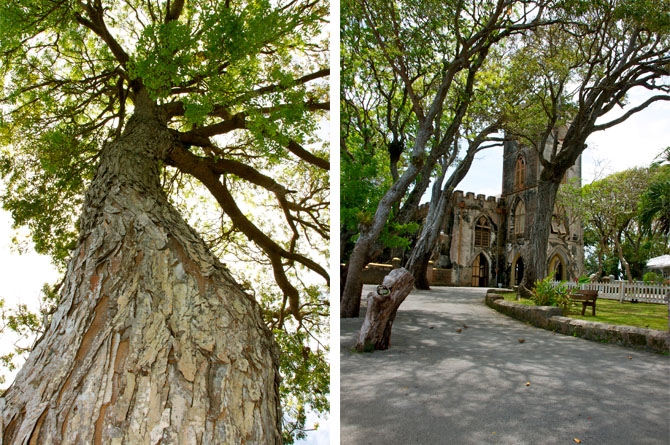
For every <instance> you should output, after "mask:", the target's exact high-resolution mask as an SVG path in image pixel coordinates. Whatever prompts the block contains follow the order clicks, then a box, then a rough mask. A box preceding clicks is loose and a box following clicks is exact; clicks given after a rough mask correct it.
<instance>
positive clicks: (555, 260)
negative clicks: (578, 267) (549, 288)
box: [549, 255, 566, 281]
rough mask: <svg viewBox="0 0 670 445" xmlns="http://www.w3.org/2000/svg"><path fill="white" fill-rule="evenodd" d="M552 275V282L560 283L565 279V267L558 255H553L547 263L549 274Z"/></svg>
mask: <svg viewBox="0 0 670 445" xmlns="http://www.w3.org/2000/svg"><path fill="white" fill-rule="evenodd" d="M551 272H553V273H554V280H556V281H562V280H565V279H566V276H565V266H564V265H563V261H562V260H561V257H560V256H559V255H554V256H553V257H552V258H551V261H549V273H551Z"/></svg>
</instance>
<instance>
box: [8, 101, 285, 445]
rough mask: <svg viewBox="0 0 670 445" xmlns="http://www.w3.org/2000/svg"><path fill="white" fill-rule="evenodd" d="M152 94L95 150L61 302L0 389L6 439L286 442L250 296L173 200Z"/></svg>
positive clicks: (271, 355)
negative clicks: (164, 175)
mask: <svg viewBox="0 0 670 445" xmlns="http://www.w3.org/2000/svg"><path fill="white" fill-rule="evenodd" d="M152 105H153V104H152V103H150V101H149V99H148V97H147V98H145V100H144V101H141V98H140V100H139V101H138V102H137V103H136V108H135V115H134V116H133V117H132V118H131V120H130V121H129V123H128V125H127V128H126V130H125V132H124V134H123V136H121V138H120V139H118V140H117V141H115V142H113V143H111V144H109V145H108V146H106V147H105V148H104V149H103V152H102V154H101V159H100V165H99V167H98V172H97V174H96V177H95V179H94V180H93V182H92V184H91V187H90V189H89V191H88V193H87V198H86V203H85V207H84V211H83V216H82V219H81V223H80V226H81V227H80V229H81V236H80V240H79V245H78V247H77V249H76V250H75V251H74V253H73V258H72V260H71V262H70V264H69V266H68V270H67V274H66V279H65V282H64V285H63V290H62V295H61V304H60V306H59V308H58V310H57V312H56V313H55V314H54V316H53V319H52V321H51V324H50V326H49V327H48V329H47V332H46V334H45V335H44V337H43V338H42V339H41V341H40V342H39V344H38V345H37V347H36V348H35V350H34V351H33V352H32V354H31V355H30V357H29V358H28V360H27V362H26V364H25V365H24V367H23V368H22V369H21V371H20V373H19V374H18V376H17V378H16V381H15V382H14V384H13V385H12V386H11V387H10V388H9V389H8V390H7V391H6V392H5V394H4V395H3V396H2V398H1V399H0V410H1V412H2V416H1V417H0V431H2V437H1V439H2V443H5V444H19V443H41V444H58V443H78V444H113V443H133V444H135V443H137V444H140V443H141V444H150V443H151V444H155V443H183V444H186V443H188V444H205V443H206V444H210V443H263V444H266V443H280V442H281V429H280V423H281V413H280V409H279V394H278V382H279V375H278V371H277V367H278V351H277V348H276V346H275V344H274V342H273V339H272V336H271V333H270V332H269V330H268V329H267V327H266V326H265V324H264V322H263V318H262V316H261V311H260V309H259V306H258V304H257V303H256V302H255V301H254V300H253V299H252V298H251V297H250V296H248V295H246V294H245V293H244V292H243V291H242V290H241V289H240V288H239V287H238V286H237V284H236V283H235V282H234V280H233V278H232V277H231V276H230V274H229V273H228V272H227V271H226V269H225V268H224V266H223V265H222V264H221V263H220V262H219V261H218V260H217V259H216V258H215V257H214V256H213V255H212V254H211V253H210V252H209V251H208V250H207V248H206V246H205V244H204V242H203V241H202V240H201V239H200V237H199V236H198V235H197V234H196V233H195V232H194V231H192V230H191V229H190V228H189V227H188V225H187V224H186V223H185V222H184V220H183V219H182V218H181V216H180V215H179V214H178V213H177V212H176V210H174V209H173V208H172V207H171V206H170V205H169V204H168V202H167V199H166V197H165V195H164V194H163V192H162V190H161V187H160V181H159V177H160V176H159V161H160V160H161V159H163V158H164V156H165V153H166V150H169V149H170V147H171V146H172V144H173V140H172V138H171V135H170V132H169V130H168V129H167V127H166V126H165V124H164V122H162V121H161V119H159V118H158V116H157V115H156V114H155V107H153V106H152Z"/></svg>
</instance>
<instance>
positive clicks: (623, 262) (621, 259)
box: [614, 232, 633, 283]
mask: <svg viewBox="0 0 670 445" xmlns="http://www.w3.org/2000/svg"><path fill="white" fill-rule="evenodd" d="M620 238H621V232H618V233H617V234H616V235H615V236H614V247H615V248H616V253H617V255H618V256H619V262H620V263H621V265H622V266H623V269H624V271H625V272H626V279H627V280H628V282H629V283H632V282H633V274H632V273H631V271H630V264H629V263H628V261H626V258H625V257H624V256H623V248H622V247H621V242H620V241H619V239H620Z"/></svg>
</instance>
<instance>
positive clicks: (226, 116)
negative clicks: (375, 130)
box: [0, 0, 329, 422]
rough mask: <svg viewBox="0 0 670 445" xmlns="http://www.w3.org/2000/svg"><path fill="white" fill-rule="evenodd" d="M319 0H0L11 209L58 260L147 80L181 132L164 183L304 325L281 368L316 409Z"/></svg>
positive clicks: (321, 102) (282, 316)
mask: <svg viewBox="0 0 670 445" xmlns="http://www.w3.org/2000/svg"><path fill="white" fill-rule="evenodd" d="M328 8H329V5H328V3H327V2H324V1H286V2H284V1H278V2H275V1H272V2H271V1H266V0H248V1H247V0H241V1H225V2H209V1H190V2H185V1H183V0H175V1H170V0H167V1H153V0H125V1H121V2H114V1H106V0H86V1H74V0H32V1H14V0H10V1H6V2H3V3H2V5H0V149H1V151H0V174H1V175H2V177H3V178H4V181H5V182H6V192H5V193H4V195H3V196H2V197H1V200H2V204H3V207H4V208H6V209H7V210H9V211H10V212H11V213H12V216H13V218H14V221H15V224H16V225H17V226H28V227H29V229H30V233H31V236H32V240H33V241H34V243H35V247H36V250H37V251H38V252H41V253H46V254H49V255H51V256H52V257H53V258H54V260H55V261H56V263H57V264H59V265H61V267H62V266H63V265H64V264H65V263H66V261H67V260H68V258H69V255H70V252H71V250H72V248H73V247H74V245H75V243H76V241H77V231H78V227H77V223H78V222H77V218H78V215H79V212H80V209H81V207H82V205H83V199H84V198H83V196H84V191H85V189H86V187H87V186H88V184H89V183H90V181H91V179H92V177H93V174H94V169H95V166H96V165H97V162H98V161H99V157H100V153H101V150H102V148H103V147H104V145H105V144H107V143H109V142H110V141H112V140H114V139H116V138H118V137H119V135H121V133H122V131H123V129H124V128H125V125H126V124H127V122H128V119H129V117H130V116H131V115H132V113H133V110H135V109H136V108H137V107H138V106H139V104H140V102H141V101H142V100H144V99H143V98H144V97H145V95H148V97H149V98H150V100H151V101H153V102H155V103H156V104H157V106H158V109H159V112H160V113H161V115H162V116H163V118H164V119H165V121H166V122H167V125H168V127H169V129H170V132H171V134H172V137H173V138H174V140H175V141H176V142H177V144H175V145H174V146H173V148H172V149H171V151H170V152H169V153H167V154H166V156H165V159H164V163H163V187H164V189H165V191H166V192H167V193H168V194H169V197H170V199H171V200H172V202H173V203H174V204H175V205H176V206H177V208H179V209H180V210H181V211H182V214H183V215H184V217H185V218H186V219H187V220H188V221H189V222H190V224H191V225H193V226H194V227H195V228H196V229H198V231H199V232H200V234H201V236H202V237H203V238H204V239H205V241H206V242H207V243H208V244H209V246H210V247H211V248H212V249H213V250H214V251H215V252H217V253H218V254H219V255H220V257H221V258H223V260H224V261H225V262H226V263H227V264H228V266H229V268H230V269H231V270H232V271H233V273H234V274H235V275H236V277H237V279H238V281H240V282H241V283H242V284H243V285H244V286H245V287H246V290H247V291H249V292H252V293H254V294H255V297H256V299H257V300H259V302H261V303H262V305H263V307H264V310H265V317H266V322H267V324H268V325H269V326H270V327H271V328H272V329H275V330H277V332H278V333H279V332H281V331H286V332H292V333H293V334H295V335H299V336H298V337H295V338H293V339H291V340H288V339H285V340H282V341H280V343H281V344H282V345H283V346H284V347H285V351H286V353H287V354H288V356H289V357H292V358H293V359H295V360H297V361H301V362H303V363H304V365H303V366H297V365H296V364H295V363H294V364H293V365H292V366H291V367H289V368H287V369H286V375H287V377H288V378H287V380H286V381H285V383H284V384H285V385H286V388H287V390H286V393H292V394H293V395H296V394H297V395H299V399H300V400H302V401H304V400H306V399H307V400H308V401H309V402H310V403H311V404H312V405H313V406H314V407H315V408H317V409H320V410H323V409H325V407H326V406H327V404H326V402H325V393H326V392H327V379H324V376H325V375H326V374H327V365H326V364H325V351H324V350H323V348H321V347H319V348H312V349H310V348H309V346H308V343H310V341H313V340H310V338H319V337H322V336H324V335H325V332H326V331H325V329H326V326H327V323H326V320H327V319H326V317H327V314H328V311H327V303H328V298H327V293H328V288H327V285H328V281H329V277H328V272H327V258H328V242H327V240H328V236H329V209H328V200H329V183H328V169H329V155H328V146H327V143H326V141H325V140H324V137H325V129H324V126H325V123H326V119H327V110H328V109H329V98H328V87H327V77H328V74H329V69H328V63H329V61H328V53H327V48H328V45H327V39H328V34H327V32H325V31H324V29H325V28H324V27H325V25H326V23H327V14H328ZM249 265H251V266H249ZM267 277H271V278H270V279H268V278H267ZM245 283H246V284H245ZM301 331H302V334H299V332H301ZM296 332H297V333H298V334H296ZM293 334H292V335H293ZM310 336H312V337H310ZM282 338H283V337H282ZM298 345H300V346H298ZM305 348H306V349H305ZM317 349H318V350H317ZM285 363H287V362H285ZM299 381H300V382H302V383H299ZM291 385H294V386H291ZM293 405H294V407H295V406H298V408H297V411H294V412H291V408H290V407H287V408H286V409H285V411H286V412H287V413H288V414H289V415H290V416H293V417H294V418H295V417H298V418H299V417H301V416H303V417H304V413H303V414H300V413H299V412H298V411H300V410H302V409H303V408H302V402H300V403H297V402H295V403H293ZM296 413H297V414H296ZM303 422H304V418H303Z"/></svg>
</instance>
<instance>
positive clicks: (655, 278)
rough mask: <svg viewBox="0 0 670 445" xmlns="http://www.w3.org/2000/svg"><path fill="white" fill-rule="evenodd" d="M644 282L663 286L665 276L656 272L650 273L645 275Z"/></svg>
mask: <svg viewBox="0 0 670 445" xmlns="http://www.w3.org/2000/svg"><path fill="white" fill-rule="evenodd" d="M642 281H644V284H654V283H658V284H661V283H663V276H662V275H659V274H657V273H656V272H651V271H650V272H647V273H646V274H644V276H643V277H642Z"/></svg>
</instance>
